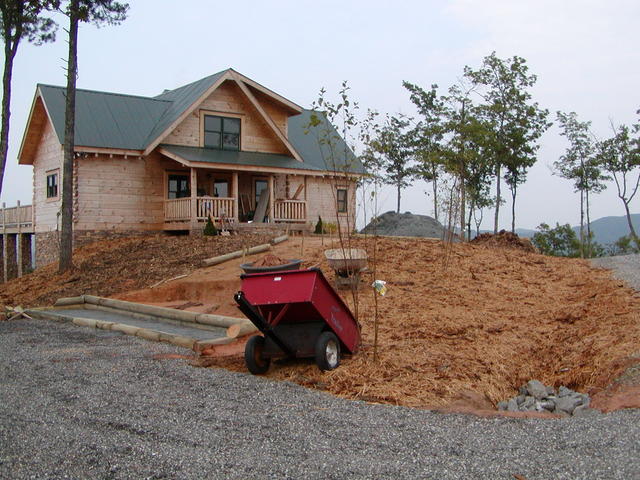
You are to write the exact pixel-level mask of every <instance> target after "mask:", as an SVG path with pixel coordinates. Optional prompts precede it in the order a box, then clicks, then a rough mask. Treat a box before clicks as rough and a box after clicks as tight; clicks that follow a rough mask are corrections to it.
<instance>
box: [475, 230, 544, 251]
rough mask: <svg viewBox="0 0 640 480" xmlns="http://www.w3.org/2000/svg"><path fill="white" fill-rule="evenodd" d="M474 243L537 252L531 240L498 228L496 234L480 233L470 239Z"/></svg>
mask: <svg viewBox="0 0 640 480" xmlns="http://www.w3.org/2000/svg"><path fill="white" fill-rule="evenodd" d="M471 243H474V244H476V245H487V246H490V247H503V248H514V249H517V250H524V251H525V252H537V250H536V247H534V246H533V244H532V243H531V240H529V239H528V238H520V237H519V236H518V235H516V234H515V233H512V232H507V231H506V230H500V231H499V232H498V233H497V234H495V235H494V234H493V233H481V234H480V235H478V236H477V237H476V238H474V239H473V240H471Z"/></svg>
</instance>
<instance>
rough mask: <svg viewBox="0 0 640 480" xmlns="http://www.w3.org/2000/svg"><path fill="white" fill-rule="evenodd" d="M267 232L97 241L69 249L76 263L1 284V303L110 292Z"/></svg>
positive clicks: (195, 264) (39, 302)
mask: <svg viewBox="0 0 640 480" xmlns="http://www.w3.org/2000/svg"><path fill="white" fill-rule="evenodd" d="M270 238H271V237H270V236H266V235H242V236H229V237H200V238H197V237H192V236H140V237H131V238H125V239H118V240H108V241H100V242H95V243H92V244H89V245H87V246H85V247H82V248H79V249H76V250H75V251H74V258H73V261H74V265H75V269H74V270H72V271H70V272H68V273H65V274H63V275H58V274H57V269H58V265H57V263H56V264H51V265H47V266H45V267H42V268H39V269H37V270H35V271H34V272H33V273H31V274H29V275H25V276H24V277H22V278H20V279H15V280H12V281H10V282H7V283H6V284H2V285H0V305H1V306H4V305H8V306H17V305H22V306H25V307H27V306H28V307H38V306H43V305H51V304H53V302H55V301H56V300H57V299H58V298H60V297H70V296H75V295H82V294H91V295H101V296H110V295H113V294H116V293H119V292H123V291H128V290H137V289H141V288H147V287H149V286H151V285H153V284H155V283H157V282H159V281H161V280H164V279H167V278H171V277H175V276H178V275H181V274H186V273H190V272H192V271H193V270H194V269H197V268H199V267H201V266H202V261H203V260H204V259H205V258H210V257H214V256H216V255H222V254H224V253H229V252H232V251H235V250H241V249H242V248H244V247H250V246H253V245H258V244H261V243H265V242H268V241H269V240H270Z"/></svg>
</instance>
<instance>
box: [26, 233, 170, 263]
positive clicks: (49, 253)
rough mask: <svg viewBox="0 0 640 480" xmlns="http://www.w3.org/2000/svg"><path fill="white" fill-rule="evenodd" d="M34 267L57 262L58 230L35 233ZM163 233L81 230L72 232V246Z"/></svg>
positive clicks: (77, 246)
mask: <svg viewBox="0 0 640 480" xmlns="http://www.w3.org/2000/svg"><path fill="white" fill-rule="evenodd" d="M35 235H36V268H39V267H42V266H44V265H48V264H50V263H53V262H57V261H58V259H59V255H60V232H57V231H54V232H39V233H36V234H35ZM143 235H144V236H155V235H163V232H156V231H154V232H150V231H135V230H123V231H113V230H81V231H78V232H73V248H74V249H76V248H79V247H82V246H84V245H89V244H90V243H93V242H97V241H100V240H113V239H117V238H128V237H137V236H143Z"/></svg>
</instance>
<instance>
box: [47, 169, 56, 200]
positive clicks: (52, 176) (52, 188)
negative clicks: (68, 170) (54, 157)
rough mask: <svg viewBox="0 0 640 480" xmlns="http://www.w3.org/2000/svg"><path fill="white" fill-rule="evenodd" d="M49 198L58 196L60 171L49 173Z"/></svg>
mask: <svg viewBox="0 0 640 480" xmlns="http://www.w3.org/2000/svg"><path fill="white" fill-rule="evenodd" d="M47 198H58V172H57V171H55V172H51V173H48V174H47Z"/></svg>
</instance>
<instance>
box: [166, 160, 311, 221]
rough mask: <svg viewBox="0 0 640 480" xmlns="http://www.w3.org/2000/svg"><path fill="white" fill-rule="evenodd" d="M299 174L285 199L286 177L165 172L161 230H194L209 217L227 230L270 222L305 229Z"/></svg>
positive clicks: (304, 203) (303, 194)
mask: <svg viewBox="0 0 640 480" xmlns="http://www.w3.org/2000/svg"><path fill="white" fill-rule="evenodd" d="M299 177H300V178H298V179H297V181H296V182H293V183H296V184H297V188H296V190H295V193H294V194H293V197H294V198H288V197H291V196H292V194H291V185H290V181H289V176H288V175H277V174H269V173H260V172H243V171H240V172H238V171H224V170H212V169H203V168H193V167H192V168H190V169H189V170H167V171H166V173H165V192H166V196H165V199H164V230H192V229H194V228H199V227H201V226H202V224H204V223H205V222H206V221H207V219H208V218H209V217H210V218H211V219H212V220H213V221H214V222H218V223H223V224H224V225H225V226H226V227H227V228H232V229H233V228H241V226H242V224H247V225H254V226H258V225H260V224H266V225H268V224H274V223H279V224H288V225H289V226H290V228H301V227H305V226H306V224H307V201H306V188H305V184H306V181H305V180H304V177H302V176H299ZM192 187H193V188H192ZM298 196H300V197H302V198H300V199H298V198H297V197H298ZM266 225H265V226H266Z"/></svg>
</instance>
